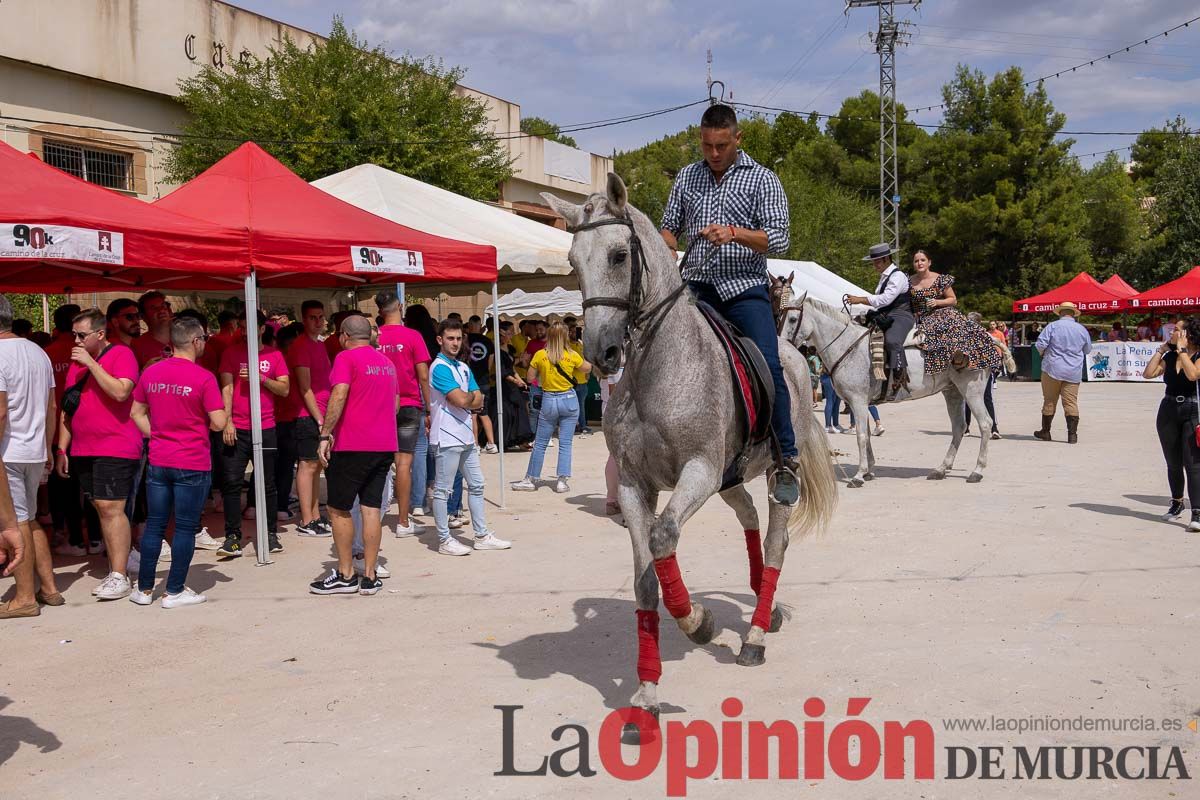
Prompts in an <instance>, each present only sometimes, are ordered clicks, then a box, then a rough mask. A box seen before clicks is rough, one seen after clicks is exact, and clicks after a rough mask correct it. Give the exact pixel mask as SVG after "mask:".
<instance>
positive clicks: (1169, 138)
mask: <svg viewBox="0 0 1200 800" xmlns="http://www.w3.org/2000/svg"><path fill="white" fill-rule="evenodd" d="M1191 132H1192V130H1191V128H1189V127H1188V125H1187V121H1186V120H1185V119H1184V118H1183V117H1180V116H1177V117H1175V119H1173V120H1169V121H1168V122H1167V124H1166V125H1164V126H1163V127H1161V128H1151V129H1150V130H1148V131H1144V132H1143V133H1142V134H1141V135H1140V136H1138V138H1137V141H1135V142H1134V143H1133V147H1132V148H1131V150H1130V156H1129V157H1130V160H1131V161H1132V163H1133V178H1134V180H1136V181H1138V182H1140V183H1144V184H1150V183H1153V181H1154V178H1155V177H1156V175H1157V174H1158V168H1159V167H1160V166H1161V165H1162V163H1163V162H1164V161H1167V160H1169V159H1171V158H1172V157H1173V155H1174V154H1175V151H1176V148H1177V146H1178V144H1179V141H1180V138H1181V137H1186V136H1187V135H1188V134H1190V133H1191Z"/></svg>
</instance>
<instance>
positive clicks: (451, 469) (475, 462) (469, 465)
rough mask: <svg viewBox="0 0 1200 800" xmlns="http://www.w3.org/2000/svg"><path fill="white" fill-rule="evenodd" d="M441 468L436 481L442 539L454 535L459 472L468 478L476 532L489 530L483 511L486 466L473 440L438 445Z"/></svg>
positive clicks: (435, 513)
mask: <svg viewBox="0 0 1200 800" xmlns="http://www.w3.org/2000/svg"><path fill="white" fill-rule="evenodd" d="M436 459H437V462H436V463H437V471H436V472H435V473H434V474H435V475H436V477H435V478H434V481H433V522H434V524H435V525H436V526H437V533H438V540H439V541H442V542H444V541H446V540H447V539H449V538H450V510H449V508H448V501H449V499H450V486H451V484H452V483H453V482H454V476H455V475H456V474H458V473H460V472H461V473H462V474H464V475H466V478H467V481H466V483H467V505H468V506H469V507H470V509H471V527H472V528H473V529H474V531H475V535H476V536H483V535H484V534H486V533H487V520H486V519H485V518H484V513H483V469H482V468H481V467H480V466H479V448H478V447H476V446H475V445H473V444H465V445H459V446H457V447H439V448H437V455H436Z"/></svg>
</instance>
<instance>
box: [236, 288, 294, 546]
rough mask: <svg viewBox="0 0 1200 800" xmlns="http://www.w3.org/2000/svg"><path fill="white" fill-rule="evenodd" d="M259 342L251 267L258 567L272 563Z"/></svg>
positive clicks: (249, 343) (249, 360) (249, 341)
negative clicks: (264, 463) (268, 535)
mask: <svg viewBox="0 0 1200 800" xmlns="http://www.w3.org/2000/svg"><path fill="white" fill-rule="evenodd" d="M258 345H259V338H258V277H257V276H256V275H255V274H254V270H251V271H250V274H249V275H248V276H246V364H247V366H248V367H249V368H250V370H249V371H250V374H251V375H252V376H254V377H252V378H251V379H250V381H249V383H250V452H251V458H252V459H253V462H254V503H255V506H254V507H255V512H254V555H255V556H256V557H257V558H258V566H260V567H261V566H264V565H266V564H270V563H271V555H270V550H269V549H268V543H267V484H266V477H267V476H266V471H265V469H264V467H263V443H262V402H263V398H262V381H261V379H259V380H255V378H259V376H260V375H261V374H262V373H261V372H260V371H259V370H260V367H259V352H258ZM268 402H270V401H268ZM284 502H287V501H286V499H285V500H284Z"/></svg>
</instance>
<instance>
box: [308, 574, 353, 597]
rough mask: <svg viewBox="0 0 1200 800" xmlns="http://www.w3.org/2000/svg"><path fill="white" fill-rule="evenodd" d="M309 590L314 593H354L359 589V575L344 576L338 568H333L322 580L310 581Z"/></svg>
mask: <svg viewBox="0 0 1200 800" xmlns="http://www.w3.org/2000/svg"><path fill="white" fill-rule="evenodd" d="M308 591H310V592H311V593H313V594H354V593H355V592H357V591H358V576H357V575H351V576H350V577H349V578H343V577H342V576H341V575H339V574H338V571H337V570H336V569H332V570H330V571H329V574H328V575H326V576H325V577H324V578H322V579H321V580H319V581H313V582H312V583H310V584H309V585H308Z"/></svg>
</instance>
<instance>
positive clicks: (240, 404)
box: [219, 342, 288, 431]
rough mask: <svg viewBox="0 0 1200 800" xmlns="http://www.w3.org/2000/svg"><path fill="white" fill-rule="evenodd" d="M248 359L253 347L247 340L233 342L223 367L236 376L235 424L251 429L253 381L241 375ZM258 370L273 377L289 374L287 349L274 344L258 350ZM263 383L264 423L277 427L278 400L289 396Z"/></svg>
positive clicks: (282, 400)
mask: <svg viewBox="0 0 1200 800" xmlns="http://www.w3.org/2000/svg"><path fill="white" fill-rule="evenodd" d="M248 359H249V350H248V349H247V347H246V343H245V342H239V343H237V344H234V345H230V346H229V347H228V348H226V350H225V352H224V353H222V354H221V366H220V369H219V372H221V373H222V374H224V373H228V374H230V375H232V376H233V427H235V428H237V429H238V430H243V431H248V430H250V381H249V380H248V379H246V378H241V377H238V376H239V375H241V374H242V370H244V369H245V368H246V363H247V360H248ZM258 371H259V372H260V373H262V376H263V377H264V378H270V379H271V380H278V379H279V378H283V377H287V374H288V368H287V362H286V361H284V359H283V353H281V352H279V351H278V350H276V349H275V348H274V347H264V348H262V349H261V350H260V351H259V352H258ZM259 386H260V387H261V388H262V392H261V395H262V397H261V400H262V427H263V430H264V431H265V430H267V429H268V428H274V427H275V403H276V402H285V401H286V400H287V398H284V397H278V396H277V395H273V394H271V393H270V392H268V391H267V387H266V385H265V384H261V383H260V384H259Z"/></svg>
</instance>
